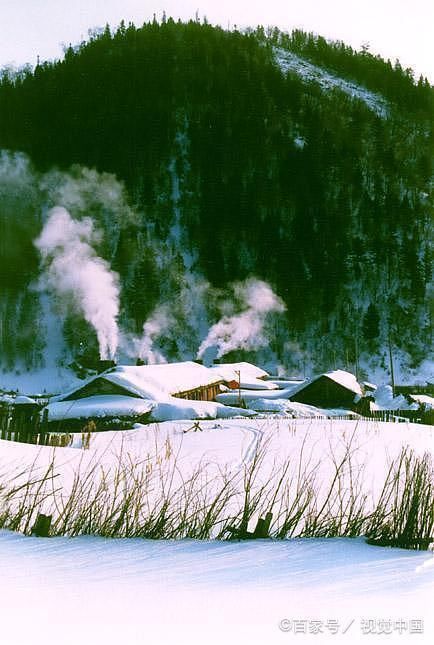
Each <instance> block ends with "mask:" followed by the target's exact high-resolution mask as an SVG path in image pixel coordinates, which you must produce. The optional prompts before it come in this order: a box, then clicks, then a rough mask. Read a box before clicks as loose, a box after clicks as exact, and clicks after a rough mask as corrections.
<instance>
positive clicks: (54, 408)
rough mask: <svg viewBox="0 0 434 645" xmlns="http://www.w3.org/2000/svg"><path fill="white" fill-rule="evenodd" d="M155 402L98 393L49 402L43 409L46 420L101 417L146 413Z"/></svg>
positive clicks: (130, 415) (132, 415)
mask: <svg viewBox="0 0 434 645" xmlns="http://www.w3.org/2000/svg"><path fill="white" fill-rule="evenodd" d="M154 405H155V403H154V402H153V401H146V400H144V399H138V398H134V397H132V396H122V395H119V396H115V395H108V394H106V395H100V396H89V397H85V398H83V399H77V400H76V401H56V402H54V403H49V404H48V405H47V406H46V408H45V410H46V411H47V412H48V421H63V420H66V419H85V418H92V417H94V418H103V417H134V416H141V415H143V414H147V413H148V412H150V411H151V410H152V408H153V407H154Z"/></svg>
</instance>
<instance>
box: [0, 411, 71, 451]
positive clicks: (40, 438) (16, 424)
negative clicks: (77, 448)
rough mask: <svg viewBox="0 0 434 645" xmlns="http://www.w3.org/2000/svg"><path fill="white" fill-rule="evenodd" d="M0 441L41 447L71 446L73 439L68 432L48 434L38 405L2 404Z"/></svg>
mask: <svg viewBox="0 0 434 645" xmlns="http://www.w3.org/2000/svg"><path fill="white" fill-rule="evenodd" d="M0 439H6V440H8V441H19V442H21V443H32V444H35V445H39V446H69V445H71V443H72V439H73V437H72V435H71V434H70V433H66V432H58V433H53V432H48V426H47V423H46V420H45V419H44V416H43V415H41V407H40V406H39V405H37V404H20V405H9V404H4V403H0Z"/></svg>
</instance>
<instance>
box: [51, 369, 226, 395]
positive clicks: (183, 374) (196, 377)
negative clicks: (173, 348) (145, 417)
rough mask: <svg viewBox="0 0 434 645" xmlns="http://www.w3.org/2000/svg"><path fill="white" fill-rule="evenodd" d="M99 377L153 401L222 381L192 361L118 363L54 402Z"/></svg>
mask: <svg viewBox="0 0 434 645" xmlns="http://www.w3.org/2000/svg"><path fill="white" fill-rule="evenodd" d="M98 379H102V380H105V381H108V382H110V383H113V384H114V385H117V386H119V387H121V388H123V389H125V390H126V391H127V392H130V393H131V394H132V395H133V396H135V397H139V398H142V399H152V400H159V399H161V398H162V397H165V396H168V395H170V394H179V393H181V392H188V391H189V390H194V389H196V388H199V387H201V386H207V385H213V384H215V383H219V382H220V381H221V380H222V378H221V376H219V375H218V374H217V373H216V372H213V371H211V370H209V369H208V368H206V367H203V366H202V365H199V364H198V363H193V362H192V361H186V362H183V363H165V364H160V365H138V366H133V365H118V366H117V367H115V368H113V369H111V370H108V371H107V372H103V373H102V374H98V375H97V376H94V377H93V378H91V379H88V380H87V381H85V382H84V383H81V384H80V385H79V386H78V387H76V388H74V390H70V391H69V392H67V393H66V394H63V395H61V396H58V397H54V398H53V399H52V401H53V402H54V401H63V400H65V399H67V398H70V397H71V396H72V395H73V394H74V393H75V392H78V391H79V390H81V389H82V388H84V387H85V386H86V385H89V384H90V383H92V382H95V381H97V380H98Z"/></svg>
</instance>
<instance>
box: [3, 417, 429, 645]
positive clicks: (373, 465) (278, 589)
mask: <svg viewBox="0 0 434 645" xmlns="http://www.w3.org/2000/svg"><path fill="white" fill-rule="evenodd" d="M199 426H200V429H199V430H197V431H194V428H192V422H191V421H190V420H185V421H174V422H166V423H161V424H154V425H147V426H141V425H137V426H135V428H133V429H132V430H129V431H123V432H120V431H118V432H104V433H96V434H94V435H93V436H92V437H91V441H90V447H89V449H87V450H82V449H81V446H82V438H81V435H77V436H75V437H74V443H73V447H71V448H56V449H52V448H49V447H38V446H34V445H24V444H18V443H12V442H7V441H0V472H2V473H8V472H12V471H15V472H16V471H17V470H18V469H19V470H20V472H22V471H26V469H30V468H31V467H32V466H33V467H35V465H36V466H38V465H39V466H42V465H44V464H45V465H46V464H48V463H50V461H51V460H52V456H53V454H55V455H56V467H55V472H56V473H58V474H59V478H58V479H57V480H56V482H57V483H58V484H59V485H60V484H63V485H65V486H67V484H68V481H70V479H71V476H72V475H73V474H74V472H77V471H78V470H79V469H80V472H83V473H84V472H85V471H86V467H87V466H88V465H89V464H95V463H99V464H100V465H102V466H105V467H107V466H110V465H111V464H115V463H116V462H117V459H118V455H119V454H120V452H122V453H123V454H124V456H128V459H131V460H132V461H133V462H134V461H135V460H137V459H144V458H145V457H146V456H147V455H150V454H155V451H157V452H158V451H161V450H166V458H167V460H169V461H170V459H175V458H176V461H177V467H178V471H179V473H178V474H180V476H181V477H183V478H185V477H187V476H188V474H189V473H191V472H193V471H194V469H195V468H196V467H197V466H198V464H202V465H203V466H204V467H205V468H207V469H208V470H209V472H219V471H221V470H222V468H224V467H225V466H227V468H228V469H230V470H231V471H233V472H237V471H242V469H243V467H244V465H247V466H248V465H249V464H250V463H251V462H252V459H253V457H254V455H255V450H256V448H257V446H258V445H259V443H260V442H267V446H266V447H267V450H266V458H265V461H264V463H263V469H264V473H265V474H266V473H270V472H273V471H275V470H276V464H278V463H279V460H283V459H285V458H286V457H287V456H289V457H291V458H292V459H293V462H294V466H295V467H297V466H298V464H299V463H300V459H301V461H302V463H303V464H304V466H305V467H306V469H315V472H316V473H317V477H318V481H319V482H327V481H328V480H329V478H330V475H331V474H332V473H333V469H334V464H335V462H336V459H337V458H338V457H339V455H341V454H342V452H343V451H345V450H346V448H347V446H348V445H349V444H351V448H352V459H353V465H354V471H353V475H354V473H355V472H356V470H358V469H359V467H360V472H361V473H362V480H361V481H362V484H363V488H364V490H365V491H366V492H369V493H370V494H371V495H372V496H373V497H375V496H376V495H377V494H378V492H379V488H380V487H381V485H382V483H383V480H384V475H385V472H386V470H387V466H388V463H389V462H390V460H391V459H393V458H394V457H395V456H397V455H398V454H399V452H400V450H401V448H402V447H403V446H409V447H411V448H412V449H413V450H414V451H415V452H416V453H417V454H419V455H422V454H423V453H424V452H427V451H428V452H430V453H431V454H432V453H433V452H434V441H433V439H434V434H433V433H434V428H432V427H428V426H422V425H416V424H413V425H410V424H405V423H404V424H395V423H378V422H374V421H370V422H367V421H366V422H365V421H363V422H362V421H354V422H352V421H335V420H326V419H319V420H311V419H228V420H226V419H225V420H218V421H215V420H213V421H200V423H199ZM168 446H170V451H169V452H170V454H168V453H167V448H168ZM0 571H1V582H2V584H1V585H0V607H1V612H2V613H1V615H2V625H1V634H2V638H1V643H3V642H4V643H5V644H7V645H24V644H26V645H27V644H28V643H29V642H31V643H33V644H34V645H39V644H40V645H54V644H56V645H57V644H58V643H61V644H62V645H72V644H73V643H74V645H75V644H76V643H82V644H83V645H88V644H89V645H99V644H101V645H102V644H104V645H115V644H116V645H118V644H119V643H125V644H126V645H139V644H140V645H142V644H143V645H144V644H145V643H155V644H157V645H164V644H166V643H170V644H172V643H178V644H179V645H183V644H184V643H185V644H187V643H188V644H189V645H195V644H196V643H197V644H199V643H200V644H202V643H211V644H213V643H216V644H217V643H218V644H219V645H220V644H221V643H249V644H250V643H251V644H256V643H258V644H259V643H261V644H262V643H267V645H268V644H270V645H274V644H277V645H280V644H284V643H287V642H294V640H296V641H297V640H299V641H300V642H302V643H318V642H321V643H324V642H326V643H329V642H330V643H332V642H334V641H338V642H341V643H353V642H356V643H359V642H360V643H366V642H372V641H374V642H377V641H378V642H379V640H380V639H382V640H384V641H386V640H387V642H388V643H394V644H395V643H402V645H404V643H405V644H407V643H413V642H414V643H424V644H425V643H427V644H428V643H432V642H433V638H434V619H433V617H432V610H431V605H432V598H433V594H434V555H433V553H432V552H429V551H426V552H410V551H405V550H402V549H386V548H380V547H374V546H369V545H367V544H366V543H365V542H364V539H363V538H356V539H342V538H341V539H294V540H284V541H270V540H265V541H264V540H259V541H253V542H235V541H233V542H217V541H193V540H178V541H176V540H172V541H167V540H155V541H150V540H139V539H132V540H120V539H110V540H107V539H103V538H97V537H92V536H86V537H79V538H69V539H68V538H49V539H43V538H28V537H23V536H21V535H19V534H13V533H10V532H7V531H0ZM420 620H422V621H423V625H421V624H420V623H419V622H417V621H420ZM282 621H283V622H282ZM370 621H371V622H370ZM279 625H280V627H279ZM285 630H287V631H285ZM288 630H289V631H288ZM315 630H320V632H319V633H314V632H315ZM345 630H346V631H345ZM372 630H376V633H377V635H376V636H375V635H374V634H372V633H371V634H370V635H368V633H366V632H368V631H372ZM418 630H419V631H420V630H423V633H418ZM303 631H305V632H306V633H303ZM335 631H337V633H334V632H335ZM344 631H345V633H344ZM381 631H383V634H381V635H380V633H379V632H381Z"/></svg>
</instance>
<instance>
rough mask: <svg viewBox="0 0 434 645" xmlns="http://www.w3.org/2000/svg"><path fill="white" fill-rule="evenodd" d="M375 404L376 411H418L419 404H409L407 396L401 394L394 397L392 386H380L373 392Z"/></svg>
mask: <svg viewBox="0 0 434 645" xmlns="http://www.w3.org/2000/svg"><path fill="white" fill-rule="evenodd" d="M373 396H374V400H375V403H374V404H373V406H372V407H373V409H374V410H417V409H418V407H419V406H418V404H417V403H411V404H409V403H408V401H407V399H406V398H405V396H403V395H402V394H399V395H398V396H395V397H394V396H393V392H392V387H391V386H390V385H380V386H379V387H377V389H376V390H375V392H373Z"/></svg>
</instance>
